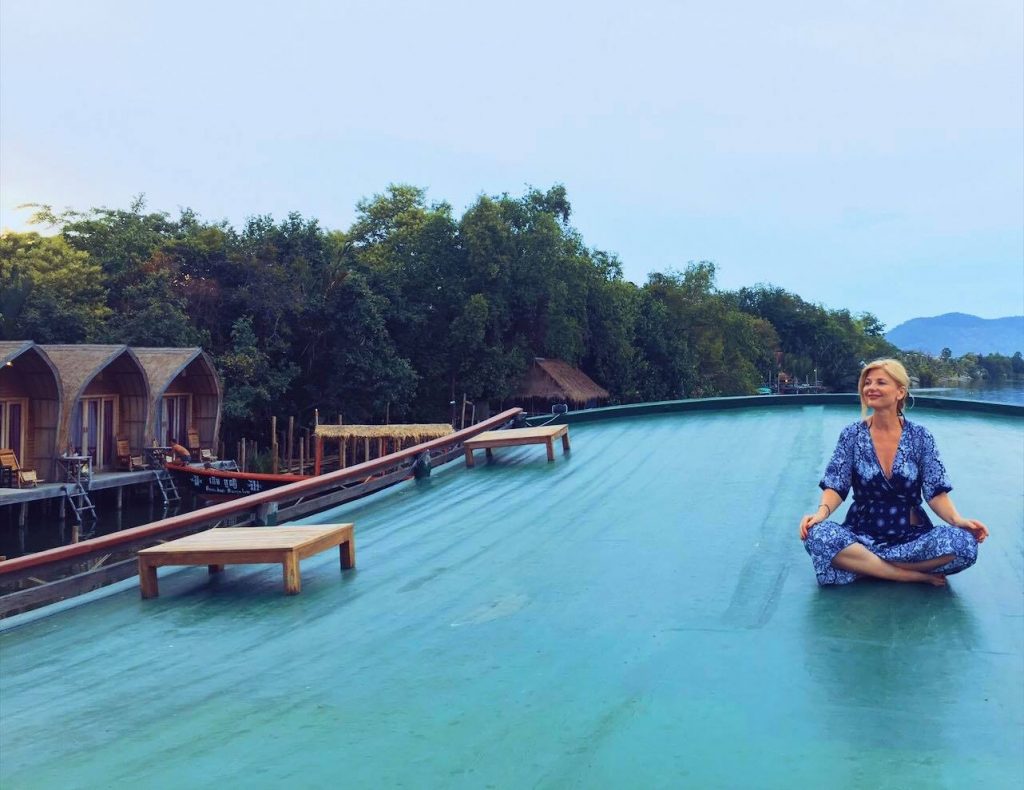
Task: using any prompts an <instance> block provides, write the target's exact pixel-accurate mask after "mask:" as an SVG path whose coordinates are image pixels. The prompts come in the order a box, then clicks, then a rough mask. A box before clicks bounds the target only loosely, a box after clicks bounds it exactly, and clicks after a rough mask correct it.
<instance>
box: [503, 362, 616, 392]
mask: <svg viewBox="0 0 1024 790" xmlns="http://www.w3.org/2000/svg"><path fill="white" fill-rule="evenodd" d="M512 397H513V398H515V399H516V400H525V399H527V398H537V399H539V400H560V401H565V402H567V403H587V402H589V401H597V400H607V399H608V397H609V395H608V390H606V389H605V388H604V387H602V386H600V385H598V384H596V383H595V382H594V380H593V379H591V378H590V377H589V376H588V375H587V374H586V373H584V372H583V371H582V370H579V369H578V368H574V367H573V366H572V365H570V364H569V363H568V362H563V361H562V360H560V359H545V358H543V357H536V358H535V359H534V360H533V364H532V365H531V366H530V369H529V370H527V372H526V375H525V376H524V377H523V380H522V382H521V383H520V385H519V389H518V390H517V391H516V393H515V394H514V395H513V396H512Z"/></svg>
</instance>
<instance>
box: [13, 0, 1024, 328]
mask: <svg viewBox="0 0 1024 790" xmlns="http://www.w3.org/2000/svg"><path fill="white" fill-rule="evenodd" d="M390 182H405V183H411V184H415V185H417V186H422V187H425V188H426V189H427V190H428V196H429V198H430V199H432V200H446V201H448V202H450V203H451V204H452V205H453V206H454V208H455V210H456V212H457V213H461V211H462V210H463V209H464V208H465V207H466V206H467V205H468V204H469V203H471V202H472V201H473V200H474V199H475V197H476V196H477V195H479V194H480V193H486V194H498V193H501V192H509V193H511V194H513V195H518V194H520V193H521V192H522V191H523V189H524V188H525V186H526V185H533V186H537V187H539V188H547V187H548V186H550V185H552V184H554V183H564V184H565V185H566V187H567V189H568V191H569V197H570V200H571V201H572V205H573V209H574V214H573V223H574V224H575V226H576V227H577V228H579V230H580V231H581V232H582V234H583V237H584V239H585V240H586V242H587V243H588V244H589V245H590V246H593V247H598V248H601V249H604V250H608V251H611V252H615V253H618V255H619V256H620V257H621V259H622V261H623V264H624V269H625V273H626V276H627V277H628V278H629V279H631V280H634V281H635V282H643V281H644V279H645V278H646V275H647V273H648V272H650V271H656V270H665V269H667V268H669V267H682V266H685V264H686V262H687V261H690V260H699V259H709V260H713V261H715V262H716V264H717V265H718V270H719V285H720V286H721V287H724V288H735V287H739V286H741V285H750V284H754V283H757V282H772V283H775V284H777V285H781V286H783V287H785V288H787V289H789V290H791V291H795V292H796V293H799V294H800V295H801V296H803V297H804V298H807V299H809V300H811V301H816V302H821V303H824V304H825V305H827V306H829V307H845V308H848V309H850V310H852V311H853V312H861V311H871V312H873V313H875V314H876V315H878V316H879V317H880V318H881V319H882V320H883V321H884V322H886V323H887V324H888V325H889V326H890V327H891V326H894V325H896V324H898V323H900V322H901V321H903V320H906V319H908V318H912V317H915V316H922V315H936V314H939V313H943V312H949V311H955V310H956V311H963V312H968V313H974V314H976V315H981V316H985V317H990V318H991V317H997V316H1003V315H1011V314H1020V313H1024V229H1022V223H1024V16H1022V4H1021V3H1020V2H1019V0H976V1H975V2H970V3H967V2H962V1H960V0H958V1H957V2H942V0H919V1H918V2H894V1H893V0H886V1H884V2H883V1H879V2H845V3H822V2H820V0H815V1H814V2H789V1H788V0H780V2H777V3H763V2H720V3H707V2H634V3H632V4H627V3H625V2H617V3H607V2H599V1H596V0H590V2H565V3H558V2H554V1H553V0H549V1H548V2H518V3H514V4H513V3H503V4H496V3H486V2H481V1H480V0H478V1H477V2H447V1H446V0H435V1H434V2H431V3H426V2H421V3H412V2H386V1H384V2H382V1H380V0H377V1H375V2H309V1H308V0H307V1H303V0H291V1H290V2H260V1H259V0H250V2H245V3H242V2H215V1H213V0H207V2H193V0H183V1H180V2H175V3H159V4H158V3H146V2H142V3H140V2H138V1H137V0H136V1H135V2H128V1H127V0H124V1H117V2H113V1H110V0H108V1H107V2H102V1H101V2H89V3H83V2H68V1H66V0H60V1H55V0H54V1H51V0H16V1H15V0H0V226H2V227H6V228H10V229H14V230H23V229H25V227H26V226H25V220H26V219H27V217H28V212H26V211H24V210H21V211H19V210H17V209H16V206H18V205H19V204H21V203H26V202H42V203H49V204H52V205H54V206H55V207H57V208H62V207H66V206H68V207H73V208H77V209H86V208H89V207H92V206H99V205H106V206H110V207H121V208H123V207H127V205H128V203H129V201H130V200H131V198H132V196H133V195H135V194H138V193H140V192H143V193H145V194H146V196H147V200H148V204H149V207H150V208H151V209H154V210H166V211H170V212H171V213H172V214H173V213H176V212H177V209H178V208H179V207H183V206H188V207H191V208H193V209H194V210H196V211H197V212H198V213H199V214H200V215H201V216H202V217H203V218H205V219H208V220H218V219H227V220H228V221H230V222H231V223H233V224H235V225H239V224H240V223H241V222H242V221H243V220H244V219H245V217H247V216H249V215H252V214H261V213H269V214H272V215H274V216H275V217H278V218H281V217H283V216H284V215H285V214H286V213H287V212H288V211H292V210H295V211H300V212H302V213H303V214H304V215H306V216H309V217H316V218H317V219H319V220H320V221H321V223H322V224H323V225H324V226H326V227H329V228H341V229H344V228H346V227H348V225H349V224H350V223H351V221H352V219H353V217H354V212H355V204H356V202H357V201H358V200H359V199H360V198H363V197H367V196H370V195H372V194H374V193H378V192H381V191H382V190H383V189H384V188H385V187H386V186H387V184H388V183H390Z"/></svg>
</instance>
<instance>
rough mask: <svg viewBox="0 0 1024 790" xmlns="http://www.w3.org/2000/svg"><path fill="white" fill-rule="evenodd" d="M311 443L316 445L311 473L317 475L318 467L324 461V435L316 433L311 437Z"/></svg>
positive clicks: (318, 472) (319, 467)
mask: <svg viewBox="0 0 1024 790" xmlns="http://www.w3.org/2000/svg"><path fill="white" fill-rule="evenodd" d="M313 443H314V445H315V446H316V459H315V460H314V461H313V474H315V475H319V474H320V469H321V467H322V466H323V463H324V437H323V436H321V435H320V434H316V435H315V436H314V437H313Z"/></svg>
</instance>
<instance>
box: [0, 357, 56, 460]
mask: <svg viewBox="0 0 1024 790" xmlns="http://www.w3.org/2000/svg"><path fill="white" fill-rule="evenodd" d="M60 416H61V399H60V377H59V376H58V375H57V370H56V368H55V367H54V366H53V363H52V362H51V361H50V360H49V358H48V357H47V356H46V354H45V353H44V352H43V350H42V349H41V348H40V347H39V346H37V345H36V344H35V343H33V342H32V341H31V340H23V341H14V342H2V343H0V447H3V448H10V449H11V450H14V454H15V455H16V456H17V457H18V462H19V463H20V464H21V465H22V466H23V467H25V468H26V469H35V470H37V471H38V472H39V476H40V477H44V478H45V477H46V476H48V475H49V474H50V470H51V469H52V467H53V458H54V456H55V455H56V446H57V426H58V424H59V422H60Z"/></svg>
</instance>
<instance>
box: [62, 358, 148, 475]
mask: <svg viewBox="0 0 1024 790" xmlns="http://www.w3.org/2000/svg"><path fill="white" fill-rule="evenodd" d="M42 348H43V350H44V351H45V352H46V355H47V356H48V357H49V358H50V360H51V361H52V362H53V364H54V366H55V367H56V369H57V371H58V373H59V374H60V379H61V384H62V392H61V396H62V400H63V403H64V409H63V411H62V414H61V419H60V424H59V427H58V430H57V451H58V452H61V451H63V450H66V449H68V448H75V449H76V451H78V452H81V453H85V454H88V455H91V456H92V458H93V468H94V469H95V470H97V471H102V470H109V469H113V468H114V464H115V458H116V440H117V438H118V437H125V438H127V439H128V441H129V443H130V445H131V447H132V448H133V449H139V448H141V447H143V446H144V443H145V436H146V423H147V421H148V418H149V400H150V398H149V392H150V389H149V380H148V378H147V376H146V371H145V370H144V369H143V367H142V363H141V362H139V359H138V357H137V356H136V355H135V353H134V352H133V351H132V350H131V349H130V348H128V346H124V345H109V346H107V345H52V346H51V345H46V346H43V347H42Z"/></svg>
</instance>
